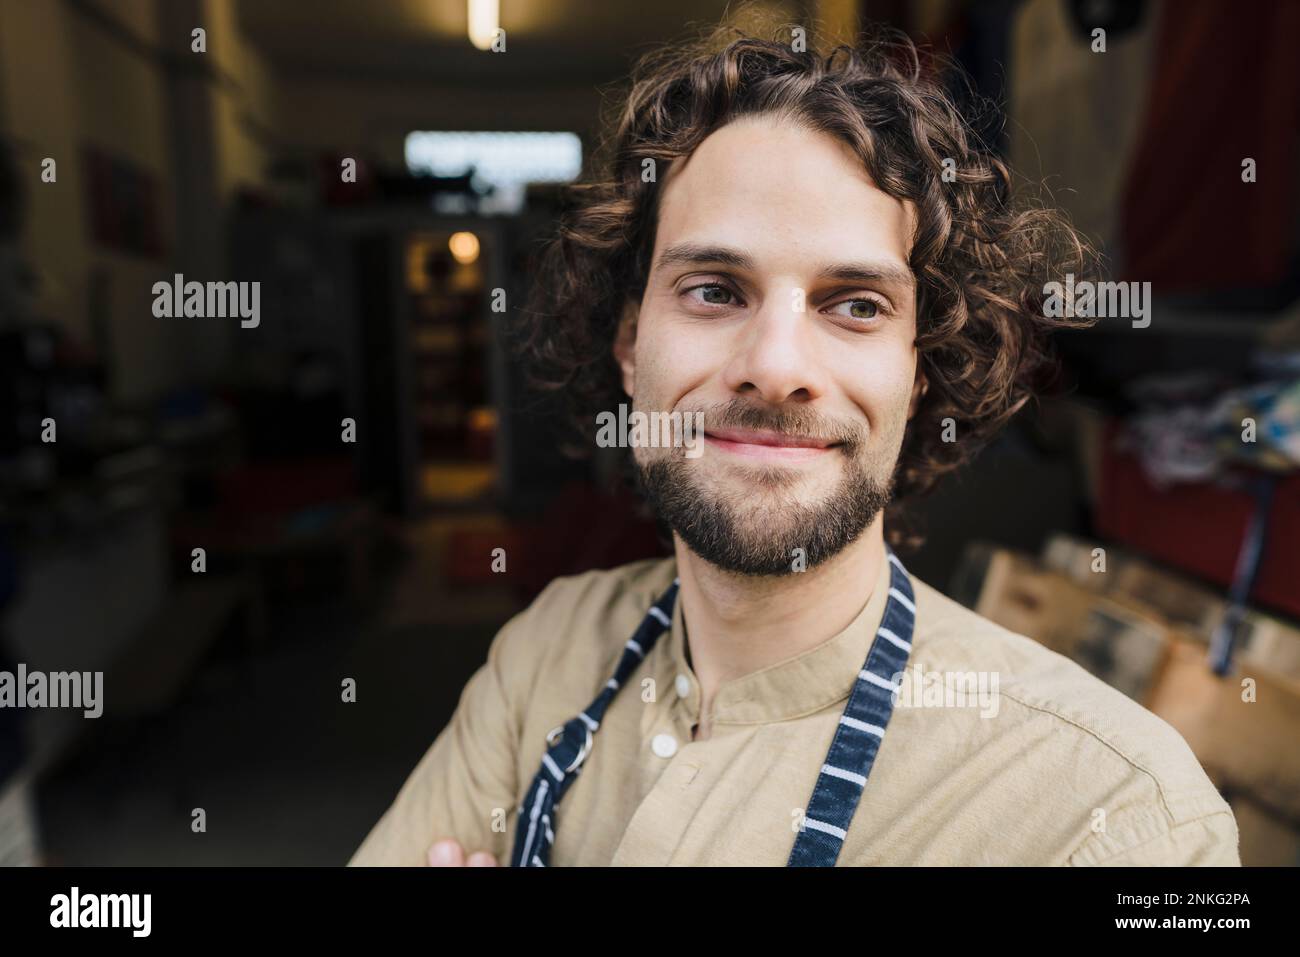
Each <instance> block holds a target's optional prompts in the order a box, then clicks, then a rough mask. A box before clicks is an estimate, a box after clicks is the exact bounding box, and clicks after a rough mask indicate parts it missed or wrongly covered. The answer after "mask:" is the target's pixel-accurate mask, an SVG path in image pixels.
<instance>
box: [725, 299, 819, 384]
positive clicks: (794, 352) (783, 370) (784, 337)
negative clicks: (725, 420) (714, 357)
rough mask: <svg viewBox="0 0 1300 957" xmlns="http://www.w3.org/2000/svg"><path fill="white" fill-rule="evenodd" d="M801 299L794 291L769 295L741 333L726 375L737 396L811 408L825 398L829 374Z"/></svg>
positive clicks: (726, 379)
mask: <svg viewBox="0 0 1300 957" xmlns="http://www.w3.org/2000/svg"><path fill="white" fill-rule="evenodd" d="M802 300H803V296H802V295H800V294H799V290H797V289H796V288H795V287H793V286H791V287H788V288H787V289H786V290H785V291H784V292H781V293H777V294H774V295H769V296H767V297H766V298H765V300H764V302H763V305H762V306H761V307H760V308H759V309H757V310H756V311H755V312H754V313H753V314H751V315H750V317H749V318H748V319H746V321H745V323H744V325H743V326H742V327H741V330H740V336H739V340H738V342H737V344H736V350H735V352H734V353H733V354H732V357H731V359H730V360H729V361H728V363H727V366H726V368H725V370H724V373H723V377H724V381H725V384H726V386H727V387H728V388H729V389H731V390H732V391H733V392H735V393H737V394H745V395H749V396H750V397H752V398H758V399H763V400H764V401H766V402H770V403H772V404H773V405H779V404H780V403H782V402H787V401H792V402H810V401H812V400H813V399H816V398H819V397H820V396H821V395H823V394H824V392H825V375H826V370H825V369H824V367H823V365H822V363H821V362H820V361H819V359H818V357H817V350H816V348H815V343H814V341H813V336H812V333H813V331H814V330H813V328H812V323H811V321H810V316H809V313H808V312H807V311H806V306H804V305H803V302H802Z"/></svg>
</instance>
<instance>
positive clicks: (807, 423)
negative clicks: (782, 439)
mask: <svg viewBox="0 0 1300 957" xmlns="http://www.w3.org/2000/svg"><path fill="white" fill-rule="evenodd" d="M691 411H692V413H695V412H698V413H703V415H704V430H705V431H706V432H707V431H708V430H709V429H710V428H715V429H721V428H736V429H766V430H770V431H773V432H780V433H783V434H785V435H789V436H793V437H796V438H801V439H818V440H822V441H825V442H828V443H834V444H836V445H839V446H841V447H842V449H843V451H844V452H846V453H848V454H852V453H854V452H856V451H857V450H858V449H859V448H861V446H862V445H863V444H864V443H865V442H866V430H865V429H864V428H862V427H861V426H858V425H854V424H850V423H847V422H840V421H838V420H836V419H832V418H829V417H827V416H824V415H822V414H821V413H820V412H817V411H814V410H813V409H810V408H807V407H806V406H795V405H790V406H771V405H756V404H754V403H753V402H750V401H748V400H746V399H742V398H740V397H739V396H738V397H736V398H735V399H732V400H731V401H730V402H721V403H716V404H714V405H707V406H703V407H702V408H699V409H693V410H691ZM687 414H690V413H687Z"/></svg>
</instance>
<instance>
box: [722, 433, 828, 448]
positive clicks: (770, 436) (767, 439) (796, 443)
mask: <svg viewBox="0 0 1300 957" xmlns="http://www.w3.org/2000/svg"><path fill="white" fill-rule="evenodd" d="M705 435H706V436H708V437H709V438H712V439H718V440H721V441H723V442H731V443H735V444H737V445H763V446H767V447H769V448H777V449H781V448H786V449H828V448H830V447H831V446H833V445H835V444H836V443H834V442H832V441H831V440H829V439H819V438H815V437H809V436H802V435H790V434H789V433H788V432H773V431H770V430H766V429H709V430H708V431H707V432H705Z"/></svg>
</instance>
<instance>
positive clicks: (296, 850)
mask: <svg viewBox="0 0 1300 957" xmlns="http://www.w3.org/2000/svg"><path fill="white" fill-rule="evenodd" d="M493 521H494V519H493V518H492V517H491V516H477V517H475V516H470V517H464V516H462V517H458V518H457V519H456V520H455V521H454V522H453V521H450V520H436V519H435V520H431V521H428V522H424V523H422V524H420V525H419V526H417V527H413V528H409V529H406V530H405V531H404V532H403V538H404V539H405V544H406V546H407V548H408V549H409V555H408V557H407V558H406V560H405V561H404V562H403V563H402V564H401V565H400V567H397V568H395V569H394V570H392V571H391V572H389V573H387V574H384V575H381V576H380V577H381V578H382V580H383V582H384V587H383V590H382V593H381V597H380V598H379V600H378V601H377V602H375V603H373V604H372V605H371V606H370V607H369V608H366V609H360V608H357V607H353V606H351V605H349V604H348V603H347V602H346V601H345V600H343V599H340V598H338V597H337V594H336V593H335V594H334V595H331V594H330V593H328V592H327V593H324V594H320V595H316V596H314V597H306V598H304V597H301V596H300V597H298V598H295V599H294V600H293V601H291V602H288V603H284V602H281V603H278V605H277V607H274V608H273V609H272V614H271V630H270V638H269V639H268V640H267V641H266V642H265V647H264V648H263V649H262V650H261V651H260V652H259V653H257V655H256V656H255V657H254V656H253V655H252V653H250V651H249V650H248V648H247V646H246V645H245V644H244V643H242V642H240V641H238V640H224V641H223V643H222V644H221V645H219V646H218V647H217V648H215V649H213V651H212V653H211V654H210V655H209V656H208V658H207V659H206V660H205V663H204V665H203V667H202V668H201V669H200V671H199V673H198V674H197V675H195V677H194V680H193V682H192V684H190V685H189V687H188V689H187V691H186V693H185V695H184V696H183V698H182V700H181V702H180V703H179V705H178V706H177V707H176V708H174V709H172V710H171V711H169V712H167V713H166V714H164V715H161V716H159V717H157V718H153V719H150V720H149V721H147V722H131V723H125V722H120V723H113V722H112V721H111V720H105V721H103V722H97V724H96V726H95V727H94V728H93V729H92V731H91V733H90V734H89V735H88V736H87V737H86V738H84V739H83V740H82V742H81V743H80V745H79V747H78V748H77V749H76V751H75V752H73V753H71V754H70V755H68V756H67V757H66V758H65V759H64V760H63V761H62V762H61V764H60V765H59V767H58V768H57V770H56V771H54V772H53V773H51V774H49V775H47V776H46V778H45V780H44V781H42V782H41V784H40V786H39V788H38V802H37V806H38V812H39V827H40V838H41V843H42V847H43V859H44V861H45V862H47V863H50V864H68V865H235V864H243V865H268V864H270V865H274V864H292V865H326V866H330V865H338V864H343V863H345V862H346V861H347V859H348V858H349V857H350V856H351V854H352V852H353V851H354V850H355V848H356V847H357V845H358V844H359V843H360V842H361V840H362V839H363V838H364V837H365V835H366V833H367V831H368V830H369V828H370V827H371V826H372V825H373V824H374V822H375V821H376V820H377V819H378V818H379V815H380V814H382V813H383V811H384V809H385V808H386V807H387V806H388V804H389V802H390V801H391V800H392V798H393V797H394V795H396V793H397V790H398V788H399V787H400V786H401V784H402V782H403V781H404V780H405V778H406V775H407V774H408V773H409V772H410V770H411V769H412V768H413V767H414V766H415V763H416V762H417V761H418V760H419V758H420V756H421V755H422V754H423V753H424V751H425V750H426V749H427V748H428V747H429V745H430V744H431V743H432V742H433V740H434V738H435V737H436V736H437V734H438V732H439V731H440V730H441V728H442V727H443V725H444V724H445V723H446V721H447V719H448V718H449V717H450V715H451V713H452V711H453V709H454V708H455V705H456V702H457V701H458V700H459V696H460V691H461V688H462V687H463V685H464V683H465V681H466V680H467V679H468V677H469V676H470V675H471V674H472V673H473V671H474V670H475V669H476V668H477V667H478V666H479V665H480V664H481V663H482V662H483V661H484V660H485V659H486V656H487V648H488V644H489V643H490V641H491V639H492V637H493V635H495V633H496V630H497V628H498V627H500V625H501V624H502V623H504V621H505V620H506V619H507V618H509V617H510V615H511V614H513V613H514V612H515V611H516V610H517V609H518V605H517V603H516V602H515V601H514V599H513V598H512V597H511V595H510V593H509V591H508V590H506V589H505V588H499V587H491V588H483V589H479V590H468V591H467V590H466V589H463V588H462V589H457V591H456V593H455V594H454V595H452V594H450V593H448V592H447V591H446V590H444V589H443V588H442V587H441V585H440V581H441V560H442V545H443V543H444V542H445V540H446V535H447V534H448V533H449V532H450V530H451V529H452V528H453V527H464V526H465V525H466V524H469V525H470V526H472V527H479V528H482V527H484V526H485V524H486V525H487V526H488V527H490V526H491V524H492V522H493ZM344 678H355V679H356V683H357V700H356V702H355V703H344V702H343V701H342V700H341V683H342V681H343V679H344ZM106 718H107V715H106ZM194 808H203V809H204V811H205V812H206V825H207V830H206V832H204V833H194V831H193V830H192V829H191V821H192V817H191V813H192V811H193V809H194Z"/></svg>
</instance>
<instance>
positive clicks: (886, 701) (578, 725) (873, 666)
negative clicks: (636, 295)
mask: <svg viewBox="0 0 1300 957" xmlns="http://www.w3.org/2000/svg"><path fill="white" fill-rule="evenodd" d="M885 553H886V555H887V556H888V559H889V564H890V569H889V596H888V598H887V600H886V602H885V613H884V615H883V616H882V617H881V620H880V627H879V629H877V631H876V637H875V640H874V641H873V642H872V643H871V650H870V651H869V652H868V653H867V660H866V662H865V663H864V664H863V666H862V670H861V671H859V672H858V678H857V681H856V682H855V683H854V685H853V691H852V692H851V693H850V694H849V700H848V704H846V705H845V707H844V713H843V714H842V715H840V721H839V724H838V725H837V726H836V728H835V736H834V737H833V738H832V739H831V746H830V751H829V752H828V753H827V755H826V760H825V762H823V764H822V768H821V772H820V773H819V774H818V776H817V783H816V785H815V786H814V787H813V792H812V797H811V798H810V799H809V801H808V807H807V808H806V809H805V811H804V818H803V822H802V825H801V827H800V829H799V831H798V833H797V835H796V836H795V840H794V847H793V849H792V850H791V851H790V859H789V860H788V861H787V862H786V864H787V866H788V867H832V866H834V864H835V861H836V860H837V859H838V858H839V854H840V848H841V847H842V846H843V844H844V838H845V836H846V834H847V832H848V828H849V822H850V821H852V820H853V813H854V811H856V810H857V807H858V801H859V799H860V798H861V797H862V789H863V788H864V787H865V786H866V783H867V776H868V775H870V774H871V767H872V765H873V764H874V763H875V760H876V752H877V751H878V750H879V748H880V742H881V740H882V739H883V738H884V735H885V727H886V726H887V725H888V724H889V716H890V715H891V714H892V713H893V710H894V692H895V691H896V689H897V685H896V684H895V683H894V678H895V676H897V675H900V674H901V673H902V671H903V669H904V667H906V665H907V659H908V654H909V653H910V652H911V650H912V629H913V625H914V624H915V621H916V605H915V596H914V594H913V591H912V582H911V579H910V578H908V575H907V569H905V568H904V567H903V563H902V562H900V561H899V560H898V558H897V556H895V555H894V553H893V551H892V550H891V549H889V548H888V547H886V549H885ZM679 584H680V580H679V579H673V583H672V585H670V586H669V587H668V589H667V591H665V592H664V593H663V595H661V596H660V597H659V600H658V601H656V602H655V603H654V604H653V605H652V606H651V607H650V610H649V611H648V612H646V616H645V618H644V619H642V621H641V624H640V625H639V626H637V629H636V631H635V632H634V633H633V634H632V637H631V638H630V639H628V642H627V644H626V645H625V646H624V648H623V654H622V656H621V657H620V658H619V662H618V667H617V668H615V669H614V676H613V677H612V678H610V679H609V681H607V682H606V683H605V686H604V687H603V688H602V689H601V691H600V694H598V695H597V696H596V700H595V701H593V702H592V703H591V705H590V706H589V707H588V708H587V709H586V710H585V711H583V712H581V713H580V714H578V715H577V717H575V718H573V719H571V720H570V721H568V722H567V723H566V724H563V725H561V726H559V727H557V728H555V729H553V730H552V731H551V732H550V733H549V734H548V735H547V744H548V745H549V748H548V749H547V751H546V752H545V753H544V754H543V755H542V766H541V768H540V769H539V770H538V772H537V776H536V777H535V778H533V783H532V786H531V787H530V788H529V789H528V793H527V794H526V795H525V797H524V800H523V803H522V804H520V806H519V821H518V826H517V827H516V829H515V844H514V849H513V851H512V852H511V857H510V866H511V867H546V866H547V865H548V864H549V863H550V855H551V847H552V845H553V844H554V843H555V809H556V807H557V806H558V805H559V803H560V799H561V798H562V797H564V793H565V791H567V790H568V788H569V786H570V785H571V784H572V783H573V782H574V780H576V778H577V776H578V774H579V772H580V771H581V770H582V763H583V761H585V760H586V759H587V756H588V755H589V754H590V753H591V748H592V743H593V736H594V735H595V733H596V732H597V731H598V730H600V722H601V720H602V719H603V718H604V717H605V710H606V709H607V708H608V707H609V703H610V702H611V701H612V700H613V699H614V695H615V694H617V693H618V690H619V689H620V688H621V687H622V686H623V684H624V682H626V681H627V679H628V678H630V677H631V676H632V673H633V672H634V671H636V669H637V668H638V667H639V666H640V664H641V662H642V660H643V659H644V658H645V656H646V655H647V654H649V653H650V649H651V648H653V647H654V644H655V642H656V641H658V640H659V636H660V635H662V634H663V633H664V632H665V631H666V630H668V628H669V627H670V625H671V624H672V613H673V603H674V602H675V601H676V600H677V589H678V586H679Z"/></svg>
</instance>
